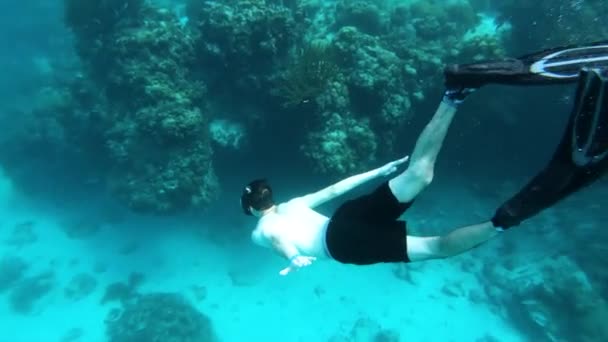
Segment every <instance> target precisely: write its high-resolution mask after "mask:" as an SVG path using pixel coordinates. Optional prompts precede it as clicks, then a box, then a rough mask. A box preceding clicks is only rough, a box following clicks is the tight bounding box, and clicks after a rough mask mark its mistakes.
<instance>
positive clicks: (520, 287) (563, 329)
mask: <svg viewBox="0 0 608 342" xmlns="http://www.w3.org/2000/svg"><path fill="white" fill-rule="evenodd" d="M483 272H484V277H485V279H486V282H487V285H486V294H487V296H488V298H490V299H491V300H493V301H494V304H496V305H497V307H499V308H502V310H501V311H502V312H504V313H505V314H506V317H505V318H506V319H507V320H509V321H510V322H512V323H513V324H514V325H515V326H517V327H518V328H519V329H520V330H521V331H522V333H524V334H526V335H528V337H529V338H530V339H532V340H552V341H555V340H563V341H583V342H596V341H597V342H599V341H605V340H606V339H607V338H608V328H607V327H606V325H605V324H604V323H603V322H605V321H606V319H607V318H608V302H606V300H605V299H604V298H602V297H601V296H600V294H599V293H598V292H597V290H596V289H595V288H594V287H593V286H592V285H591V284H590V282H589V281H588V279H587V276H586V275H585V273H583V272H582V271H581V270H580V268H579V266H578V265H576V264H575V263H574V262H572V260H571V259H569V258H568V257H565V256H561V257H557V258H546V259H545V260H540V261H537V262H536V263H533V264H529V265H527V266H524V267H521V268H518V269H513V268H509V267H505V266H504V265H503V266H501V265H496V264H492V265H490V264H486V265H484V269H483Z"/></svg>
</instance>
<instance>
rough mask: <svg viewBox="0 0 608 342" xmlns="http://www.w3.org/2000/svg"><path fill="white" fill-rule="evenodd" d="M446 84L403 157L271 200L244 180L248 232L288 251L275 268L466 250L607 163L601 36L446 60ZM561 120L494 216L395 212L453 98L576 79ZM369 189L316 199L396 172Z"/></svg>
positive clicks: (430, 161) (442, 129) (607, 55)
mask: <svg viewBox="0 0 608 342" xmlns="http://www.w3.org/2000/svg"><path fill="white" fill-rule="evenodd" d="M445 77H446V89H447V90H446V92H445V94H444V97H443V100H442V101H441V104H440V105H439V108H438V109H437V111H436V113H435V114H434V116H433V117H432V119H431V120H430V122H429V123H428V124H427V125H426V127H425V128H424V130H423V131H422V133H421V134H420V136H419V137H418V139H417V141H416V145H415V148H414V151H413V153H412V155H411V158H408V157H404V158H401V159H398V160H395V161H393V162H390V163H388V164H386V165H384V166H382V167H379V168H377V169H374V170H371V171H368V172H365V173H361V174H358V175H354V176H351V177H348V178H346V179H344V180H342V181H340V182H338V183H336V184H333V185H331V186H329V187H327V188H325V189H322V190H320V191H317V192H314V193H311V194H308V195H305V196H302V197H297V198H293V199H291V200H289V201H287V202H285V203H281V204H278V205H277V204H275V202H274V200H273V197H272V189H271V187H270V185H269V184H268V183H267V182H266V181H265V180H262V179H258V180H254V181H253V182H251V183H250V184H249V185H247V186H246V187H245V188H244V190H243V193H242V195H241V206H242V208H243V210H244V212H245V213H246V214H247V215H253V216H256V217H258V218H259V221H258V223H257V226H256V228H255V230H254V231H253V232H252V239H253V241H254V242H255V243H256V244H258V245H261V246H263V247H267V248H271V249H273V250H274V251H276V252H277V253H279V255H281V256H282V257H284V258H285V259H286V260H288V261H289V265H288V266H287V267H286V268H284V269H283V270H281V271H280V274H281V275H287V274H289V273H290V272H292V271H294V270H297V269H300V268H302V267H305V266H308V265H311V264H312V262H313V261H315V260H316V259H333V260H336V261H338V262H341V263H345V264H356V265H368V264H375V263H383V262H415V261H423V260H429V259H437V258H446V257H450V256H454V255H457V254H460V253H463V252H465V251H468V250H470V249H472V248H474V247H476V246H478V245H480V244H482V243H484V242H486V241H488V240H489V239H491V238H493V237H494V236H496V235H497V234H499V233H500V232H501V231H504V230H506V229H508V228H510V227H512V226H515V225H518V224H519V223H521V222H522V221H524V220H526V219H528V218H530V217H532V216H534V215H536V214H537V213H539V212H541V211H542V210H544V209H546V208H548V207H550V206H551V205H553V204H555V203H557V202H559V201H560V200H562V199H564V198H565V197H567V196H568V195H570V194H571V193H574V192H575V191H577V190H579V189H581V188H583V187H584V186H586V185H589V184H591V183H592V182H594V181H595V180H596V179H598V178H599V177H600V176H601V175H602V174H603V173H604V171H606V169H608V158H607V154H608V42H600V43H594V44H590V45H587V46H578V47H565V48H556V49H551V50H545V51H541V52H537V53H534V54H530V55H526V56H523V57H521V58H518V59H507V60H502V61H492V62H482V63H474V64H465V65H453V66H449V67H447V68H446V69H445ZM577 81H578V88H577V91H576V102H575V104H574V108H573V110H572V113H571V116H570V120H569V122H568V127H567V129H566V132H565V133H564V136H563V138H562V140H561V142H560V144H559V146H558V147H557V149H556V152H555V154H554V155H553V158H552V159H551V161H550V162H549V163H548V165H547V166H546V167H545V168H544V169H543V170H542V171H541V172H539V173H538V174H537V175H536V176H535V177H533V178H532V180H531V181H530V182H529V183H528V184H527V185H526V186H524V187H523V188H522V189H521V190H520V191H519V192H518V193H517V194H516V195H515V196H513V197H512V198H511V199H509V200H508V201H506V202H504V204H502V205H501V206H500V207H499V208H498V209H497V210H496V212H495V214H494V216H493V217H492V218H491V219H490V220H488V221H486V222H482V223H479V224H475V225H471V226H466V227H461V228H458V229H455V230H453V231H451V232H450V233H448V234H446V235H442V236H430V237H418V236H410V235H407V230H406V223H405V221H401V220H398V219H399V218H400V217H401V215H402V214H403V213H404V212H405V211H406V210H407V209H408V208H409V207H410V206H411V205H412V203H413V201H414V200H415V199H416V197H417V196H418V195H419V194H420V193H421V192H422V190H423V189H425V188H426V187H427V186H428V185H429V184H430V183H431V181H432V180H433V175H434V166H435V161H436V159H437V155H438V154H439V151H440V149H441V146H442V144H443V141H444V139H445V136H446V133H447V131H448V128H449V126H450V123H451V122H452V119H453V118H454V115H455V113H456V111H457V108H458V105H459V104H460V103H462V102H463V101H464V100H465V98H466V97H467V96H468V95H469V94H471V93H473V92H474V91H475V90H476V89H478V88H479V87H481V86H483V85H484V84H488V83H496V84H506V85H543V84H554V83H569V82H577ZM408 160H409V166H408V167H407V169H406V170H405V171H403V172H402V173H401V174H399V175H397V176H395V177H393V178H391V179H389V180H388V181H385V182H383V183H382V184H381V185H380V186H379V187H378V188H376V189H375V191H373V192H372V193H370V194H367V195H364V196H361V197H358V198H355V199H353V200H349V201H346V202H345V203H343V204H342V205H341V206H340V207H339V208H338V209H337V210H336V211H335V213H334V214H333V215H332V216H331V218H330V217H326V216H324V215H322V214H320V213H318V212H317V211H315V210H314V208H315V207H317V206H319V205H321V204H323V203H325V202H327V201H329V200H332V199H334V198H336V197H338V196H340V195H342V194H344V193H346V192H347V191H349V190H352V189H353V188H355V187H357V186H359V185H361V184H363V183H365V182H368V181H370V180H374V179H377V178H381V177H385V176H389V175H392V174H394V173H395V172H396V171H397V170H398V167H399V166H401V165H402V164H404V163H405V162H407V161H408Z"/></svg>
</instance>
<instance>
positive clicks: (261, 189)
mask: <svg viewBox="0 0 608 342" xmlns="http://www.w3.org/2000/svg"><path fill="white" fill-rule="evenodd" d="M273 205H274V200H273V199H272V189H271V188H270V185H269V184H268V182H267V181H266V180H265V179H256V180H254V181H252V182H251V183H249V184H248V185H247V186H246V187H245V188H244V189H243V193H242V194H241V207H242V208H243V212H244V213H245V214H247V215H253V213H252V212H251V208H253V209H255V210H258V211H262V210H266V209H268V208H270V207H272V206H273Z"/></svg>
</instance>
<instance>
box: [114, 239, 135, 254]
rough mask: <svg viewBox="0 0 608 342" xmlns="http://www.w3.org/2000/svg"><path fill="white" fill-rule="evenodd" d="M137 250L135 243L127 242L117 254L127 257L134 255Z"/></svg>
mask: <svg viewBox="0 0 608 342" xmlns="http://www.w3.org/2000/svg"><path fill="white" fill-rule="evenodd" d="M138 249H139V243H137V241H129V242H128V243H126V244H124V245H123V246H122V247H120V249H119V251H118V252H119V253H120V254H122V255H129V254H133V253H135V252H136V251H137V250H138Z"/></svg>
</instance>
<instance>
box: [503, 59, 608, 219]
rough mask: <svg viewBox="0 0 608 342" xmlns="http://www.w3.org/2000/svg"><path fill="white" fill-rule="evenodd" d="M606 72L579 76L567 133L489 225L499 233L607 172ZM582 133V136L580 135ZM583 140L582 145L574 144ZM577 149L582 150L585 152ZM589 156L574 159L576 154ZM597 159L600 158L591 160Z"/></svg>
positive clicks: (596, 71) (585, 72)
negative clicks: (589, 153)
mask: <svg viewBox="0 0 608 342" xmlns="http://www.w3.org/2000/svg"><path fill="white" fill-rule="evenodd" d="M607 74H608V71H599V70H593V71H589V70H584V71H582V72H581V78H580V80H579V87H578V89H577V100H576V104H575V106H574V109H573V111H572V114H571V116H570V120H569V122H568V126H567V129H566V131H565V133H564V136H563V138H562V140H561V142H560V144H559V146H558V147H557V150H556V152H555V154H554V155H553V158H552V159H551V161H550V162H549V164H548V165H547V166H546V167H545V168H544V169H543V170H542V171H541V172H540V173H538V174H537V175H536V176H535V177H534V178H533V179H532V180H531V181H530V182H529V183H528V184H527V185H526V186H525V187H523V188H522V189H521V190H520V191H519V192H518V193H517V194H516V195H515V196H513V197H512V198H511V199H509V200H508V201H506V202H505V203H504V204H502V205H501V206H500V207H499V208H498V210H497V211H496V213H495V215H494V217H493V218H492V222H493V224H494V226H496V227H501V228H503V229H506V228H509V227H512V226H515V225H518V224H519V223H521V222H522V221H524V220H526V219H528V218H530V217H532V216H534V215H536V214H537V213H539V212H541V211H542V210H544V209H546V208H548V207H550V206H552V205H553V204H555V203H557V202H559V201H560V200H562V199H564V198H566V197H567V196H568V195H570V194H572V193H574V192H576V191H577V190H579V189H581V188H583V187H585V186H587V185H589V184H591V183H593V182H594V181H595V180H597V179H598V178H599V177H601V176H602V175H603V174H604V173H605V172H606V171H608V157H607V156H606V153H605V151H606V148H607V146H608V134H607V133H608V127H606V126H607V124H608V75H607ZM593 118H595V120H594V119H593ZM581 120H584V121H586V123H591V124H590V125H588V126H585V127H588V128H589V130H587V132H584V130H581V129H579V127H578V125H580V124H581V123H579V121H581ZM583 133H586V134H585V136H581V134H583ZM579 140H584V144H582V145H581V144H579V143H577V142H578V141H579ZM581 146H584V147H585V149H586V150H585V151H583V149H582V148H579V147H581ZM587 150H588V151H590V152H591V153H592V154H593V155H592V156H589V158H586V160H587V161H588V162H587V163H582V162H581V160H583V161H584V160H585V158H580V157H579V158H577V157H576V155H577V153H578V154H580V153H586V152H587ZM594 156H595V157H597V156H600V157H601V158H594Z"/></svg>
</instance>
